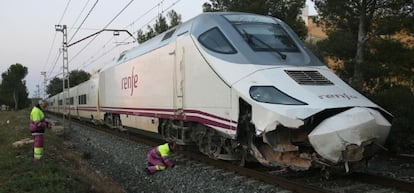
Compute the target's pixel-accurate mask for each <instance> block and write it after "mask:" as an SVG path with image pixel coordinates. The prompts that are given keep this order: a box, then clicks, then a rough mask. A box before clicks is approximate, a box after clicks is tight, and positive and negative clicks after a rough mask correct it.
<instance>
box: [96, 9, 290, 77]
mask: <svg viewBox="0 0 414 193" xmlns="http://www.w3.org/2000/svg"><path fill="white" fill-rule="evenodd" d="M231 14H237V15H255V16H260V15H257V14H253V13H242V12H205V13H201V14H200V15H198V16H196V17H194V18H192V19H190V20H188V21H186V22H184V23H182V24H180V25H177V26H175V27H174V28H171V29H169V30H167V31H165V32H163V33H161V34H159V35H157V36H155V37H153V38H152V39H150V40H148V41H146V42H144V43H142V44H140V45H138V46H136V47H134V48H131V49H129V50H125V51H124V52H122V53H121V54H120V56H119V57H118V58H117V59H115V60H114V61H113V62H111V63H110V64H108V65H106V66H105V67H104V68H103V69H101V70H100V71H104V70H105V69H108V68H111V67H113V66H116V65H119V64H121V63H123V62H125V61H128V60H130V59H132V58H135V57H137V56H141V55H143V54H145V53H148V52H150V51H152V50H155V49H157V48H160V47H163V46H165V45H168V44H169V43H170V42H173V41H175V40H176V39H177V38H178V37H180V36H188V35H190V34H193V33H196V34H199V33H200V32H199V33H197V31H192V27H193V26H194V24H201V25H202V24H203V23H204V22H206V21H209V20H211V19H215V18H216V17H220V16H222V15H231ZM264 17H265V16H263V18H264ZM273 19H275V20H274V21H277V22H280V23H283V22H282V21H280V20H279V19H276V18H273ZM283 24H284V23H283Z"/></svg>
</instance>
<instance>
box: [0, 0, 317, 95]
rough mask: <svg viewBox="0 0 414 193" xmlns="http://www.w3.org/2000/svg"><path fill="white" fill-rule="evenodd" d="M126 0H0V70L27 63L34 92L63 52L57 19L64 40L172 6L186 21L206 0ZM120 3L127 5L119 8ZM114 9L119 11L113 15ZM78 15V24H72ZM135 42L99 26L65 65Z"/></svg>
mask: <svg viewBox="0 0 414 193" xmlns="http://www.w3.org/2000/svg"><path fill="white" fill-rule="evenodd" d="M131 1H132V0H117V1H114V0H36V1H35V0H0V26H1V30H0V73H3V72H4V71H5V70H7V69H8V68H9V66H10V65H12V64H15V63H20V64H22V65H23V66H26V67H27V68H28V70H29V73H28V75H27V76H26V78H25V80H26V85H27V88H28V90H29V96H30V97H33V96H34V94H35V91H36V90H37V87H36V85H39V86H40V89H41V90H43V84H42V83H43V76H42V75H41V72H43V71H44V72H46V78H47V79H52V78H53V77H54V76H59V77H61V72H62V57H60V58H58V56H59V48H60V47H61V45H62V37H63V35H62V33H61V32H56V30H55V25H56V24H65V25H67V26H68V30H67V31H68V40H69V43H73V42H75V41H77V40H79V39H81V38H83V37H86V36H88V35H90V34H92V33H95V32H97V31H99V30H100V29H103V28H104V27H105V26H107V27H106V28H107V29H109V28H110V29H126V30H128V31H129V32H131V33H133V34H134V35H135V36H136V31H137V30H139V29H141V28H144V29H145V26H147V25H148V24H150V25H153V23H154V18H155V17H156V16H157V15H158V13H162V12H168V11H170V10H171V9H174V10H175V11H176V12H177V13H179V14H181V16H182V20H183V21H186V20H188V19H190V18H192V17H194V16H196V15H198V14H200V13H202V4H203V3H204V2H209V1H208V0H155V1H143V0H135V1H132V3H130V2H131ZM308 1H309V0H308ZM96 2H97V3H96ZM95 3H96V4H95ZM129 3H130V4H129ZM128 4H129V5H128ZM127 5H128V6H127ZM126 6H127V7H126ZM125 7H126V9H125V10H124V11H122V12H121V10H122V9H123V8H125ZM65 8H66V9H65ZM92 8H93V9H92ZM88 13H89V16H88V17H87V15H88ZM118 13H120V14H119V16H118V17H116V15H117V14H118ZM309 14H310V15H312V14H314V10H310V13H309ZM85 18H86V20H85V21H84V19H85ZM82 21H84V23H83V24H82V28H81V29H80V30H77V29H78V28H77V27H79V26H80V25H81V23H82ZM111 21H112V22H111ZM135 45H136V44H133V43H132V38H130V37H128V35H126V34H123V33H121V34H120V35H119V36H113V34H112V33H111V32H103V33H101V34H100V35H99V36H96V37H95V38H90V39H88V40H85V41H82V42H80V43H78V44H75V45H73V46H71V47H69V49H68V53H69V54H68V55H69V71H72V70H75V69H82V70H85V71H87V72H89V73H93V72H94V71H96V70H98V69H99V68H100V67H102V66H103V65H105V64H108V63H109V62H111V61H112V59H113V58H114V57H116V56H118V55H119V54H120V53H121V52H122V51H124V50H126V49H130V48H132V47H133V46H135ZM42 93H43V92H42Z"/></svg>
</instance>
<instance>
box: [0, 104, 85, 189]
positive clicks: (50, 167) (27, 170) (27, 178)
mask: <svg viewBox="0 0 414 193" xmlns="http://www.w3.org/2000/svg"><path fill="white" fill-rule="evenodd" d="M29 113H30V112H29V111H28V110H22V111H7V112H5V111H3V112H0V151H1V152H2V153H1V154H0V171H2V172H1V173H0V193H3V192H4V193H6V192H16V193H17V192H45V193H46V192H50V193H52V192H53V193H56V192H88V188H89V185H87V184H83V183H81V182H80V181H79V180H77V178H76V177H74V176H73V175H72V174H71V172H70V168H68V167H67V165H65V164H62V162H61V155H59V151H60V149H59V148H60V146H61V144H62V140H61V139H59V138H58V137H57V136H55V135H53V133H52V132H50V131H49V132H47V133H46V135H45V157H44V158H45V159H44V160H43V163H41V164H34V163H33V162H32V159H33V143H31V144H26V145H24V146H23V147H20V148H14V147H12V143H13V142H15V141H18V140H21V139H24V138H31V134H30V131H29V129H28V125H29ZM7 120H8V121H9V124H7Z"/></svg>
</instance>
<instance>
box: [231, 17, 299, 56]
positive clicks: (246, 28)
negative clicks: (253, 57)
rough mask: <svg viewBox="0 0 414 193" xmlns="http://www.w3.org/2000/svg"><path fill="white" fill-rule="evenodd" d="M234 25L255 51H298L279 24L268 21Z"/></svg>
mask: <svg viewBox="0 0 414 193" xmlns="http://www.w3.org/2000/svg"><path fill="white" fill-rule="evenodd" d="M235 27H236V28H237V30H238V31H239V32H240V34H241V35H242V36H243V38H244V39H245V41H246V42H247V43H248V44H249V45H250V47H251V48H252V49H253V50H255V51H275V50H276V51H284V52H298V51H299V49H298V48H297V46H296V44H295V43H294V42H293V40H292V39H291V38H290V37H289V36H288V34H287V32H286V31H285V30H284V29H283V28H282V27H281V26H280V25H277V24H268V23H244V24H242V23H240V24H235Z"/></svg>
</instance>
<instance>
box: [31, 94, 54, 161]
mask: <svg viewBox="0 0 414 193" xmlns="http://www.w3.org/2000/svg"><path fill="white" fill-rule="evenodd" d="M46 108H47V103H46V102H45V101H43V100H40V101H39V103H38V104H37V105H36V106H34V107H33V109H32V112H31V113H30V131H31V132H32V136H33V139H34V149H33V152H34V155H33V161H34V162H39V161H40V160H41V159H42V156H43V134H44V132H45V129H46V128H49V127H50V126H51V125H50V123H49V122H48V121H47V120H46V119H45V115H44V113H43V110H45V109H46Z"/></svg>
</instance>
